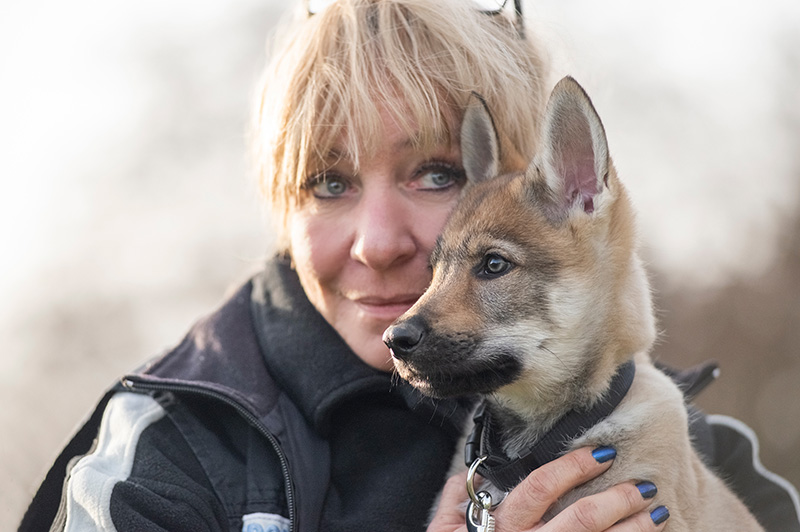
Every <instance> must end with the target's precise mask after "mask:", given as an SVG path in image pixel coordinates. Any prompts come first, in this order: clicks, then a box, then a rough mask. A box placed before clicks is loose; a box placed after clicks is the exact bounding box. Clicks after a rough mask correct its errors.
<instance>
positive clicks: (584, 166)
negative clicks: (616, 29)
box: [539, 76, 609, 215]
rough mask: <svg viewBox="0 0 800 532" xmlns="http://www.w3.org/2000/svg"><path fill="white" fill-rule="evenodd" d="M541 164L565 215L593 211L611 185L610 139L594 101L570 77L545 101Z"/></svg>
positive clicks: (559, 206) (557, 86) (559, 207)
mask: <svg viewBox="0 0 800 532" xmlns="http://www.w3.org/2000/svg"><path fill="white" fill-rule="evenodd" d="M539 164H540V165H541V168H542V171H543V173H544V175H545V179H546V181H547V185H548V187H549V188H550V189H551V191H552V193H553V197H554V199H555V201H556V205H555V208H556V209H557V210H558V211H559V212H560V213H561V214H562V215H567V214H568V213H570V212H571V211H572V210H573V209H576V210H577V209H580V210H583V211H584V212H585V213H587V214H591V213H592V212H594V209H595V200H596V198H597V196H598V194H600V193H601V192H602V191H603V188H604V187H605V186H607V184H608V170H609V158H608V142H607V140H606V134H605V130H604V128H603V124H602V122H601V121H600V117H599V116H598V115H597V111H596V110H595V108H594V106H593V105H592V101H591V100H590V99H589V96H588V95H587V94H586V91H584V89H583V87H581V86H580V85H579V84H578V82H577V81H575V80H574V79H573V78H571V77H569V76H567V77H565V78H564V79H562V80H561V81H559V82H558V83H557V84H556V86H555V88H553V92H552V93H551V95H550V100H549V101H548V103H547V110H546V111H545V119H544V128H543V133H542V144H541V147H540V150H539Z"/></svg>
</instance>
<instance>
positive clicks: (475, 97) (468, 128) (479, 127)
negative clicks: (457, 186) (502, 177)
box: [461, 92, 500, 185]
mask: <svg viewBox="0 0 800 532" xmlns="http://www.w3.org/2000/svg"><path fill="white" fill-rule="evenodd" d="M461 153H462V154H463V158H464V160H463V164H464V171H465V173H466V174H467V183H468V184H469V185H473V184H475V183H480V182H482V181H486V180H488V179H491V178H493V177H495V176H497V174H498V173H499V171H500V145H499V141H498V137H497V130H496V129H495V127H494V122H493V121H492V115H491V113H489V108H488V107H487V105H486V101H485V100H484V99H483V97H481V96H480V95H479V94H478V93H475V92H473V93H472V96H471V97H470V100H469V104H468V105H467V109H466V110H465V111H464V118H463V120H462V122H461Z"/></svg>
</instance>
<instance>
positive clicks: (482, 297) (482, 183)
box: [385, 78, 762, 532]
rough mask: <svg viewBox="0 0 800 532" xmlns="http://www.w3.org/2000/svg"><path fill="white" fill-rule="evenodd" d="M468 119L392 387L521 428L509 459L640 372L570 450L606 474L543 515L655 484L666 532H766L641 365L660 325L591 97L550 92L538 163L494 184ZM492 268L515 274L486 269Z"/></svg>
mask: <svg viewBox="0 0 800 532" xmlns="http://www.w3.org/2000/svg"><path fill="white" fill-rule="evenodd" d="M475 109H477V110H472V111H468V112H467V115H466V116H465V124H464V125H463V126H462V145H464V146H468V147H469V151H470V152H473V151H477V153H465V154H464V157H465V168H468V177H469V179H470V185H469V186H468V188H467V190H466V191H465V194H464V197H463V199H462V201H461V202H460V204H459V206H458V207H457V208H456V210H455V211H454V213H453V215H452V216H451V218H450V220H449V221H448V223H447V226H446V227H445V229H444V232H443V234H442V237H441V239H440V242H439V244H438V246H437V249H436V250H435V251H434V253H433V256H432V259H431V260H432V263H433V266H434V275H433V281H432V283H431V286H430V288H429V289H428V291H427V292H426V293H425V294H424V295H423V297H422V298H421V299H420V300H419V301H418V302H417V303H416V304H415V305H414V307H412V308H411V309H410V310H409V311H408V312H407V313H406V314H405V315H403V316H402V317H401V318H400V319H399V320H398V321H397V322H396V324H395V325H394V326H393V327H390V328H389V329H388V330H387V333H386V335H385V338H386V340H387V343H388V344H389V345H390V347H392V348H393V354H394V355H395V365H396V367H397V369H398V372H399V374H400V375H401V376H402V377H403V378H406V379H407V380H409V382H411V383H412V384H414V385H415V386H417V387H419V388H420V389H421V390H423V391H424V392H426V393H429V394H431V395H434V396H446V395H458V394H466V393H474V392H477V393H482V394H484V395H485V396H486V397H487V398H488V400H489V405H490V408H493V409H496V410H498V411H501V412H507V413H509V414H511V415H513V416H514V417H515V418H516V419H522V420H524V421H526V422H527V423H528V427H529V428H526V429H524V430H520V431H518V433H516V434H514V435H512V437H509V438H507V439H506V440H504V450H505V452H506V454H508V455H509V456H514V455H515V454H516V453H518V452H520V451H521V450H523V449H524V448H525V446H526V443H527V442H528V441H533V440H535V438H537V437H538V436H539V434H540V433H542V432H544V431H546V430H548V429H549V428H550V427H551V426H552V425H553V423H555V421H557V420H558V419H559V418H560V417H561V416H562V415H563V414H564V413H566V412H567V411H569V410H571V409H573V408H579V407H587V406H590V405H592V404H593V403H594V402H595V401H596V400H598V399H599V398H600V397H601V396H602V395H603V393H604V392H605V391H606V390H607V389H608V387H609V384H610V381H611V379H612V377H613V375H614V373H615V372H616V370H617V368H618V366H619V365H620V364H622V363H624V362H625V361H627V360H629V359H635V361H636V377H635V380H634V383H633V385H632V387H631V390H630V391H629V393H628V395H627V396H626V397H625V398H624V399H623V401H622V403H621V404H620V405H619V406H618V407H617V409H616V410H615V411H614V412H613V413H612V414H611V415H610V416H609V417H608V418H606V419H605V420H603V421H601V422H600V423H599V424H597V425H596V426H594V427H593V428H591V429H590V430H589V431H588V432H587V433H586V434H584V435H583V436H582V437H581V438H580V439H578V440H577V441H574V442H572V444H571V447H572V448H577V447H581V446H586V445H588V446H599V445H611V446H613V447H615V448H616V449H617V452H618V455H617V458H616V460H615V462H614V465H613V466H612V467H611V469H610V470H609V471H608V472H606V473H604V474H603V475H602V476H601V477H599V478H598V479H596V480H594V481H592V482H589V483H587V484H585V485H583V486H581V487H580V488H578V489H576V490H574V491H573V492H571V493H569V494H567V495H566V496H565V497H563V498H562V499H561V500H560V501H559V502H558V503H557V505H556V506H555V507H554V508H553V510H552V512H551V515H553V514H555V513H556V512H558V511H559V510H561V509H563V508H564V507H565V506H566V505H568V504H570V503H571V502H574V501H575V500H577V499H578V498H580V497H583V496H585V495H587V494H590V493H595V492H598V491H602V490H604V489H606V488H608V487H609V486H612V485H614V484H617V483H620V482H623V481H629V480H634V481H640V480H649V481H652V482H654V483H655V484H656V486H657V487H658V490H659V491H658V494H657V496H656V497H655V499H654V501H653V507H655V506H657V505H665V506H667V507H668V508H669V511H670V515H671V517H670V519H669V520H668V521H667V526H666V530H668V531H671V532H678V531H698V530H703V531H730V530H754V531H755V530H762V529H761V528H760V527H759V525H758V523H757V522H756V521H755V519H754V518H753V517H752V515H750V513H749V512H748V510H747V509H746V508H745V506H744V505H743V504H742V503H741V502H740V501H738V500H737V499H736V498H735V496H734V495H733V494H732V492H730V491H729V489H728V488H727V487H726V486H725V485H724V483H723V482H722V481H721V480H720V479H718V478H717V477H716V476H714V475H713V474H712V473H711V471H709V470H708V469H707V468H706V467H705V466H704V465H703V464H702V462H701V461H700V459H699V457H698V456H697V454H696V453H695V451H694V449H693V448H692V446H691V443H690V439H689V433H688V421H687V412H686V407H685V405H684V402H683V396H682V395H681V393H680V391H679V390H678V388H677V387H676V386H675V384H674V383H673V382H672V381H671V380H670V379H669V378H667V377H666V376H665V375H664V374H663V373H661V372H660V371H658V370H657V369H656V368H655V367H654V366H653V365H652V363H651V362H650V359H649V356H648V352H649V350H650V348H651V346H652V344H653V342H654V339H655V319H654V316H653V309H652V303H651V297H650V288H649V284H648V281H647V278H646V275H645V272H644V269H643V267H642V265H641V262H640V260H639V258H638V256H637V252H636V247H637V245H636V230H635V223H634V210H633V206H632V204H631V201H630V199H629V197H628V194H627V193H626V191H625V188H624V187H623V185H622V183H621V181H620V180H619V178H618V177H617V173H616V170H615V169H614V166H613V163H612V162H611V160H610V158H609V157H608V149H607V145H606V140H605V133H604V131H603V127H602V124H601V123H600V119H599V118H598V117H597V115H596V112H595V111H594V108H593V107H592V104H591V101H590V100H589V98H588V96H586V94H585V93H584V92H583V89H581V87H580V86H579V85H578V84H577V83H576V82H575V81H574V80H572V79H571V78H569V79H566V80H563V81H562V82H560V83H559V84H558V85H557V86H556V88H555V89H554V91H553V95H552V96H551V101H550V103H549V104H548V111H547V113H546V118H545V125H544V133H543V139H542V141H541V148H540V151H539V154H538V155H537V157H536V158H535V159H534V161H533V162H532V163H531V164H530V166H529V167H528V168H527V170H525V171H524V172H518V173H516V174H507V175H503V176H500V177H495V176H493V175H481V173H482V172H484V173H490V172H491V171H492V169H493V168H498V167H500V165H499V163H498V161H492V160H489V161H487V160H486V158H487V157H488V158H491V157H492V156H493V155H492V154H495V153H497V146H496V145H492V146H488V147H486V148H485V149H483V148H482V147H481V146H480V145H479V143H476V142H475V139H477V138H479V139H484V138H492V137H493V138H494V142H497V136H496V134H494V133H493V135H487V130H486V129H487V128H491V131H492V132H493V131H494V130H493V127H492V126H491V118H490V117H488V118H487V113H488V111H486V110H483V111H482V110H481V108H480V106H477V107H475ZM464 138H466V140H467V141H468V142H463V139H464ZM587 154H588V155H587ZM469 172H472V173H473V174H475V175H469ZM574 176H578V177H574ZM586 176H589V178H586ZM575 183H578V185H576V184H575ZM573 189H576V190H577V192H576V191H574V190H573ZM571 191H572V192H571ZM492 257H495V258H496V257H500V258H501V259H503V260H504V261H505V262H506V263H508V264H510V265H511V266H510V269H508V270H507V271H504V272H503V273H500V274H495V273H493V272H491V271H489V267H488V264H489V261H490V258H492Z"/></svg>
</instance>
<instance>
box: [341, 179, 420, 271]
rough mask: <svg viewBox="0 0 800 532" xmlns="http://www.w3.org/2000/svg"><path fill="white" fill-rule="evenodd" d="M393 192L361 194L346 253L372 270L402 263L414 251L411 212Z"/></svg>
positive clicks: (415, 250) (397, 194) (414, 241)
mask: <svg viewBox="0 0 800 532" xmlns="http://www.w3.org/2000/svg"><path fill="white" fill-rule="evenodd" d="M400 196H401V195H400V194H399V193H397V192H395V193H392V192H391V191H382V192H380V193H378V194H372V195H365V196H364V197H363V198H362V201H361V202H360V204H359V206H358V208H357V210H356V212H353V213H352V215H353V216H354V217H355V223H356V226H355V235H354V239H353V246H352V248H351V251H350V255H351V257H352V258H353V259H355V260H357V261H359V262H361V263H362V264H365V265H366V266H369V267H370V268H372V269H374V270H386V269H389V268H391V267H392V266H395V265H398V264H402V263H403V262H405V261H406V260H408V259H410V258H412V257H413V256H414V255H415V254H416V253H417V242H416V239H415V237H414V233H413V223H414V220H413V219H412V218H413V217H412V216H411V215H412V213H410V212H409V211H408V209H407V208H406V207H405V205H404V203H405V202H404V199H403V198H402V197H400Z"/></svg>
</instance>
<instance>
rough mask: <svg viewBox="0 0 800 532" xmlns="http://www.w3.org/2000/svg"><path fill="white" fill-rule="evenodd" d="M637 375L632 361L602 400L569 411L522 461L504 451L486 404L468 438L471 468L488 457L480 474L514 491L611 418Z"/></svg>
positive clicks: (481, 466)
mask: <svg viewBox="0 0 800 532" xmlns="http://www.w3.org/2000/svg"><path fill="white" fill-rule="evenodd" d="M635 372H636V366H635V364H634V362H633V361H632V360H630V361H628V362H626V363H625V364H622V365H621V366H620V367H619V368H618V369H617V373H616V374H615V375H614V377H613V379H612V380H611V385H610V387H609V389H608V391H607V392H606V393H605V395H604V396H603V398H602V399H601V400H599V401H597V402H596V403H595V404H594V406H592V407H591V408H589V409H588V410H583V409H576V410H571V411H569V412H567V414H565V415H564V416H563V417H562V418H561V419H559V420H558V421H557V422H556V423H555V425H553V427H552V428H551V429H550V430H549V431H548V432H546V433H545V434H544V435H543V436H542V437H541V438H539V439H538V440H537V441H535V442H533V443H532V444H531V446H530V447H529V448H528V451H527V452H526V453H524V454H522V455H521V456H519V457H518V458H509V457H507V456H506V455H505V453H504V452H503V450H502V442H501V441H500V438H499V434H498V427H497V425H496V422H495V420H494V419H493V418H492V415H491V409H490V408H487V405H486V402H485V401H484V403H483V404H482V405H481V406H480V407H479V408H478V410H477V412H476V413H475V427H474V428H473V430H472V433H471V434H470V435H469V437H468V439H467V445H466V448H465V459H466V463H467V466H470V465H471V464H472V463H473V462H474V461H475V460H477V459H478V458H479V457H482V456H486V457H487V458H486V460H484V461H483V463H482V464H481V465H480V467H478V473H479V474H480V475H482V476H483V477H484V478H487V479H488V480H489V481H491V483H492V484H494V485H495V486H497V487H498V488H500V489H502V490H504V491H509V490H511V489H512V488H514V487H515V486H516V485H517V484H519V482H520V481H521V480H522V479H524V478H525V477H527V476H528V474H530V473H531V472H532V471H533V470H534V469H537V468H538V467H540V466H542V465H544V464H546V463H548V462H550V461H552V460H555V459H556V458H558V457H559V456H561V455H562V454H564V453H565V452H566V451H567V450H568V449H569V445H570V443H571V442H572V441H574V440H575V439H576V438H578V437H580V436H581V435H582V434H584V433H585V432H586V431H587V430H588V429H590V428H591V427H593V426H594V425H596V424H597V423H599V422H600V421H602V420H603V419H605V418H606V417H608V415H609V414H611V412H613V411H614V409H615V408H616V407H617V405H619V403H620V402H621V401H622V399H623V398H624V397H625V395H626V394H627V393H628V390H629V389H630V387H631V383H632V382H633V377H634V374H635Z"/></svg>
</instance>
